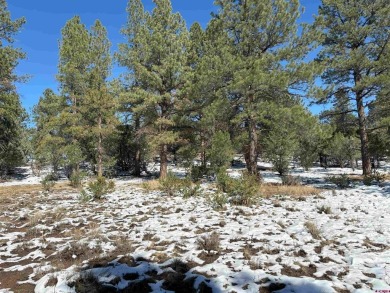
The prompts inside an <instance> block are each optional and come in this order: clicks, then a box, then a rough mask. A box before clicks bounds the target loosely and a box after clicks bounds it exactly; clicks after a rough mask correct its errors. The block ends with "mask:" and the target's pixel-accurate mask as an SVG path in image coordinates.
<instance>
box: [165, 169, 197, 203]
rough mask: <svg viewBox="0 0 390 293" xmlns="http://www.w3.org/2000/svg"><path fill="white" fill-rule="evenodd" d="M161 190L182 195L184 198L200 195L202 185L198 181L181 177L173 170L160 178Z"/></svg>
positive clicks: (171, 194)
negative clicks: (193, 181)
mask: <svg viewBox="0 0 390 293" xmlns="http://www.w3.org/2000/svg"><path fill="white" fill-rule="evenodd" d="M159 184H160V190H161V191H162V192H163V193H164V194H166V195H168V196H175V195H182V196H183V197H184V198H190V197H195V196H199V195H200V194H201V187H200V184H198V183H195V184H194V183H192V181H191V179H190V178H188V177H187V178H185V179H180V178H178V177H177V176H175V175H174V174H173V173H172V172H168V174H167V177H165V178H163V179H159Z"/></svg>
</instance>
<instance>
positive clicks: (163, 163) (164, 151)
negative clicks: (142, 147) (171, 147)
mask: <svg viewBox="0 0 390 293" xmlns="http://www.w3.org/2000/svg"><path fill="white" fill-rule="evenodd" d="M167 175H168V146H167V145H166V144H164V145H162V146H161V148H160V178H161V179H164V178H166V177H167Z"/></svg>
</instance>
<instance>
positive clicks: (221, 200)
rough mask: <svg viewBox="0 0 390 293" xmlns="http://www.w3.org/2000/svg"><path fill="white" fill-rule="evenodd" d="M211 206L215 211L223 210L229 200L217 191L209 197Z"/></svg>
mask: <svg viewBox="0 0 390 293" xmlns="http://www.w3.org/2000/svg"><path fill="white" fill-rule="evenodd" d="M210 201H211V206H212V208H213V209H215V210H223V209H225V206H226V204H227V203H228V202H229V198H228V197H227V195H226V194H224V193H223V192H221V191H217V192H216V193H214V194H213V195H212V196H211V197H210Z"/></svg>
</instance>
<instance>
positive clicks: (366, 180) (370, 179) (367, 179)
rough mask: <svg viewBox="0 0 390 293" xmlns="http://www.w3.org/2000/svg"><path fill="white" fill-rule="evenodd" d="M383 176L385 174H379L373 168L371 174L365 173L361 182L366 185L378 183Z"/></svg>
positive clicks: (383, 178)
mask: <svg viewBox="0 0 390 293" xmlns="http://www.w3.org/2000/svg"><path fill="white" fill-rule="evenodd" d="M385 177H386V175H385V174H381V173H379V172H378V171H376V170H375V171H374V172H373V173H372V174H370V175H365V176H364V177H363V184H364V185H368V186H369V185H372V184H373V183H374V182H376V183H378V184H380V183H382V182H383V181H384V180H385Z"/></svg>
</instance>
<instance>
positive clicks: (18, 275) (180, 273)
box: [0, 168, 390, 293]
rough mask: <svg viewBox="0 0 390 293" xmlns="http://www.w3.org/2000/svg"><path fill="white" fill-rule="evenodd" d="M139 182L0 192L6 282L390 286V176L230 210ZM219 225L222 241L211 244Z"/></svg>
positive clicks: (45, 288)
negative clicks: (103, 191) (91, 192)
mask: <svg viewBox="0 0 390 293" xmlns="http://www.w3.org/2000/svg"><path fill="white" fill-rule="evenodd" d="M175 171H176V172H182V171H181V170H175ZM235 172H236V173H235ZM231 173H235V174H238V171H237V170H231ZM336 173H337V174H342V173H347V174H351V173H353V172H352V170H348V169H344V170H340V169H327V170H323V169H319V168H318V169H317V168H316V169H312V170H311V171H310V172H303V171H302V170H299V169H296V170H294V171H293V174H294V175H299V176H300V177H301V178H302V179H304V180H305V179H306V178H311V179H315V180H316V182H317V183H318V182H322V181H324V179H325V178H326V176H328V175H332V174H336ZM356 174H360V172H359V171H356ZM233 175H234V174H233ZM263 176H264V179H265V181H266V182H274V181H277V180H278V177H277V176H276V175H275V174H274V173H273V172H271V171H266V172H263ZM28 178H30V181H29V179H28ZM34 180H35V181H34ZM32 182H35V183H37V182H39V178H36V177H33V176H31V175H30V176H27V177H26V178H24V179H23V180H19V181H18V183H19V185H20V184H21V183H22V184H32ZM139 183H140V180H139V179H131V178H123V179H121V180H117V181H116V185H117V188H116V191H115V192H113V193H112V194H109V195H108V196H107V197H106V199H104V200H103V201H100V202H90V203H80V202H79V200H78V196H79V195H78V193H77V192H75V191H71V190H68V191H62V192H60V191H56V192H53V193H50V194H45V193H42V192H37V193H36V194H30V195H23V194H19V195H17V196H13V197H7V196H0V292H33V291H35V292H37V293H41V292H57V293H60V292H61V293H62V292H76V290H75V288H76V287H77V288H78V291H79V292H93V291H91V290H92V289H91V288H92V287H88V286H92V285H93V284H95V286H97V285H96V281H98V283H100V286H103V289H101V290H103V291H101V292H172V288H181V289H177V290H178V291H177V292H237V293H238V292H246V293H249V292H273V291H275V292H276V291H277V290H279V291H277V292H284V293H287V292H296V293H299V292H307V293H317V292H318V293H319V292H321V293H326V292H356V293H362V292H375V290H379V289H381V290H390V249H389V248H390V183H389V182H385V183H384V184H383V185H381V186H376V185H373V186H363V185H361V184H356V185H355V187H354V188H352V189H347V190H337V189H336V190H326V191H324V192H322V193H321V194H320V195H317V196H308V197H305V198H302V197H301V198H299V199H293V198H289V197H286V196H279V197H275V198H270V199H263V200H262V201H261V203H260V204H259V205H257V206H251V207H238V206H228V207H227V208H226V209H225V210H222V211H215V210H213V209H212V208H211V205H210V202H209V201H208V199H207V198H206V197H197V198H190V199H183V198H182V197H179V196H177V197H166V196H164V195H162V194H161V193H160V192H159V191H146V190H143V189H142V188H141V186H140V185H139ZM12 184H14V183H13V182H12ZM4 185H6V186H7V185H8V186H9V185H11V182H7V183H1V184H0V188H1V186H4ZM15 185H17V184H15ZM202 186H203V188H208V184H204V185H202ZM315 228H318V231H315ZM309 230H311V233H310V231H309ZM212 233H215V234H214V237H215V235H218V237H217V238H219V240H220V243H219V245H216V246H215V247H213V248H212V249H210V250H209V251H208V250H207V249H206V250H205V249H202V248H201V245H200V244H199V242H202V241H201V240H202V239H203V238H204V237H210V235H213V234H212ZM202 237H203V238H202ZM80 276H82V277H83V278H81V279H80ZM186 280H187V281H186ZM15 284H17V285H15ZM91 284H92V285H91ZM137 286H138V287H137ZM175 286H176V287H175ZM185 286H190V287H193V288H197V289H198V291H188V290H190V289H188V288H187V287H185ZM88 288H89V289H88ZM186 288H187V289H186ZM141 289H142V290H143V291H142V290H141ZM23 290H25V291H23ZM29 290H30V291H29ZM82 290H84V291H82ZM85 290H86V291H85ZM88 290H89V291H88ZM110 290H111V291H110ZM120 290H122V291H120ZM180 290H182V291H180ZM183 290H184V291H183ZM186 290H187V291H186ZM378 292H380V291H378Z"/></svg>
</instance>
